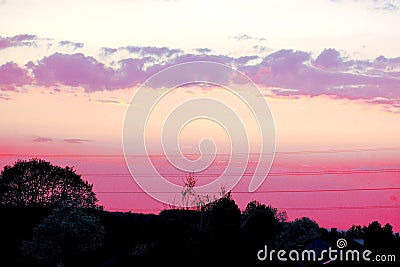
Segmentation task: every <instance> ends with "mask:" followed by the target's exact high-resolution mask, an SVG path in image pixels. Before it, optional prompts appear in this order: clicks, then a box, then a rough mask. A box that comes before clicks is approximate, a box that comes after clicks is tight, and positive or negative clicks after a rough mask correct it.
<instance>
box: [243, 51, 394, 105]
mask: <svg viewBox="0 0 400 267" xmlns="http://www.w3.org/2000/svg"><path fill="white" fill-rule="evenodd" d="M399 67H400V60H399V59H398V58H393V59H386V58H383V57H380V58H377V59H376V60H373V61H367V60H365V61H359V60H348V59H346V58H345V57H342V56H340V53H339V52H337V51H335V50H332V49H326V50H324V51H322V53H321V54H320V55H318V56H317V58H316V59H315V60H312V58H311V54H310V53H306V52H302V51H293V50H280V51H277V52H275V53H272V54H270V55H268V56H267V57H265V58H264V60H263V61H262V62H261V63H259V64H256V65H253V66H245V67H242V68H241V69H240V70H242V71H244V72H245V73H246V74H247V75H249V76H250V77H251V78H253V79H254V80H255V81H256V83H259V84H263V85H265V86H270V87H277V88H281V89H282V90H277V91H276V94H277V95H282V96H302V95H306V96H318V95H330V96H334V97H338V98H347V99H361V100H368V101H371V100H373V99H376V98H378V97H381V98H385V99H388V100H390V101H389V102H387V103H393V104H395V103H397V101H398V100H399V99H400V75H399V74H400V72H399V70H400V68H399Z"/></svg>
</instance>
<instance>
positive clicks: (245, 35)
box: [232, 34, 267, 42]
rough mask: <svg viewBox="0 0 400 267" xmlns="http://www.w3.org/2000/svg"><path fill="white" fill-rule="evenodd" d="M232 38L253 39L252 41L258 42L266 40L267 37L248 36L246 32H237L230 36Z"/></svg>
mask: <svg viewBox="0 0 400 267" xmlns="http://www.w3.org/2000/svg"><path fill="white" fill-rule="evenodd" d="M232 38H233V39H235V40H237V41H248V40H253V41H259V42H266V41H267V39H266V38H264V37H254V36H250V35H247V34H238V35H236V36H233V37H232Z"/></svg>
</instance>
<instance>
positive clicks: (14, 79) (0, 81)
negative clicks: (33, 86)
mask: <svg viewBox="0 0 400 267" xmlns="http://www.w3.org/2000/svg"><path fill="white" fill-rule="evenodd" d="M31 82H32V78H31V77H30V76H29V75H28V72H27V70H26V69H22V68H20V67H19V66H18V65H17V64H15V63H13V62H8V63H6V64H4V65H2V66H0V90H14V89H15V87H17V86H22V85H25V84H30V83H31Z"/></svg>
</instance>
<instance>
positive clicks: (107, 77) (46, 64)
mask: <svg viewBox="0 0 400 267" xmlns="http://www.w3.org/2000/svg"><path fill="white" fill-rule="evenodd" d="M120 63H121V65H122V66H121V67H120V68H119V69H117V70H115V69H112V68H109V67H107V66H105V65H104V64H103V63H100V62H99V61H97V60H96V59H95V58H93V57H88V56H85V55H83V54H72V55H66V54H60V53H55V54H53V55H51V56H49V57H45V58H43V59H42V60H40V61H39V62H38V64H37V65H35V66H34V67H33V74H34V75H35V78H36V82H37V83H38V84H39V85H44V86H51V85H57V84H63V85H67V86H82V87H83V88H85V90H87V91H96V90H111V89H115V88H124V87H128V86H132V85H135V84H136V83H137V82H138V81H139V80H140V78H141V77H138V76H142V71H141V70H140V68H141V66H142V65H143V63H142V62H141V61H140V60H135V59H126V60H124V61H121V62H120Z"/></svg>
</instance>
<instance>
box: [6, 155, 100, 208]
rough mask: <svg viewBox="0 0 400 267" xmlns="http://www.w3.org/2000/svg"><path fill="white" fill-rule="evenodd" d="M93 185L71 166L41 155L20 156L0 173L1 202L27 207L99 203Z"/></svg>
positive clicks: (87, 206) (89, 205) (93, 205)
mask: <svg viewBox="0 0 400 267" xmlns="http://www.w3.org/2000/svg"><path fill="white" fill-rule="evenodd" d="M96 202H97V198H96V195H95V194H94V193H93V191H92V185H91V184H89V183H88V182H87V181H84V180H82V178H81V176H80V175H78V174H76V172H75V170H74V169H73V168H71V167H65V168H62V167H59V166H55V165H52V164H51V163H50V162H47V161H44V160H41V159H30V160H28V161H26V160H18V161H17V162H15V164H14V165H13V166H8V165H7V166H5V167H4V169H3V171H2V172H1V174H0V205H5V206H14V207H27V206H51V207H56V206H58V205H60V204H61V203H63V204H64V205H65V204H69V205H72V204H74V205H78V206H80V207H85V208H94V207H96Z"/></svg>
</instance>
